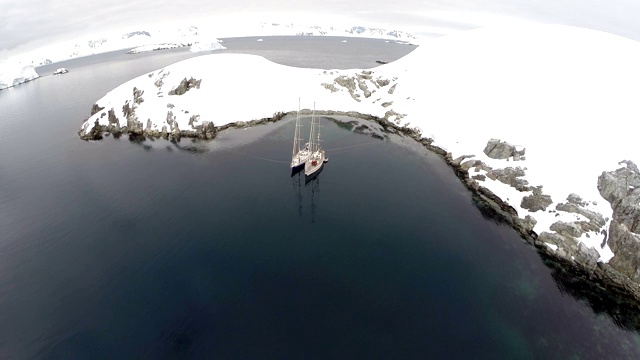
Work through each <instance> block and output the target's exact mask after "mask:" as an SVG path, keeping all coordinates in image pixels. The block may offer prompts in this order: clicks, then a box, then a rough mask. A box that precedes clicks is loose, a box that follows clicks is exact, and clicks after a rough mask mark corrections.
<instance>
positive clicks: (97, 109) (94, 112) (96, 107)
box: [90, 104, 104, 116]
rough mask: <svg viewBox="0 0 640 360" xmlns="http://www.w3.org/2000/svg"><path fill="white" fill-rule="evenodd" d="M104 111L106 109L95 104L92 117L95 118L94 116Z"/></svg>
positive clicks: (92, 108)
mask: <svg viewBox="0 0 640 360" xmlns="http://www.w3.org/2000/svg"><path fill="white" fill-rule="evenodd" d="M102 110H104V107H101V106H99V105H98V104H93V106H92V107H91V115H90V116H93V115H95V114H97V113H99V112H100V111H102Z"/></svg>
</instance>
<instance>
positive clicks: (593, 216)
mask: <svg viewBox="0 0 640 360" xmlns="http://www.w3.org/2000/svg"><path fill="white" fill-rule="evenodd" d="M186 86H187V87H188V86H189V84H187V85H186ZM194 86H195V85H194ZM140 95H141V94H140ZM136 98H137V97H135V96H134V102H133V106H132V108H133V109H132V110H131V111H128V112H127V111H126V109H125V111H124V112H125V114H127V120H128V121H127V126H125V127H118V126H117V121H114V122H113V123H112V122H110V125H107V126H103V125H100V124H98V123H97V121H96V123H95V125H94V127H93V128H92V129H91V130H90V131H89V132H87V133H86V134H84V135H83V134H82V133H79V135H80V136H81V138H82V139H84V140H99V139H101V138H102V136H103V134H104V133H110V134H112V135H113V136H114V137H119V136H121V135H124V134H127V135H128V136H129V137H131V138H132V139H136V138H140V137H151V138H165V139H168V140H172V141H179V140H180V138H182V137H185V138H197V139H203V140H211V139H214V138H215V136H216V134H217V133H218V132H220V131H222V130H225V129H229V128H244V127H250V126H257V125H262V124H266V123H269V122H277V121H279V120H281V119H282V118H284V117H285V116H286V115H295V112H294V111H290V112H278V113H275V114H274V115H273V116H271V117H266V118H261V119H256V120H252V121H247V122H243V121H239V122H235V123H229V124H226V125H224V126H219V127H216V126H215V125H214V124H213V123H212V122H204V123H203V124H201V125H199V126H194V129H195V130H188V131H184V130H177V131H176V129H168V131H148V130H145V129H144V128H143V126H142V124H141V123H140V122H139V121H137V119H136V118H135V111H133V110H135V104H136V101H135V99H136ZM101 110H102V109H101V108H100V107H98V106H97V105H94V107H93V109H92V114H94V113H96V112H98V111H101ZM307 112H309V111H308V110H303V111H302V112H301V113H304V114H306V113H307ZM316 115H320V116H328V117H331V116H347V117H351V118H357V119H361V120H365V121H368V122H372V123H375V124H377V125H379V129H380V130H381V131H382V132H384V133H387V134H398V135H400V136H405V137H409V138H411V139H413V140H415V141H417V142H418V143H420V144H421V145H422V146H424V147H425V148H427V149H428V150H430V151H431V152H434V153H436V154H438V155H440V156H441V157H442V158H443V160H444V161H445V162H446V163H447V164H448V165H449V166H450V167H451V169H452V170H453V172H454V173H455V175H456V176H457V177H458V178H459V179H460V181H461V182H462V183H463V184H464V185H465V187H467V188H468V189H469V190H470V191H471V192H472V194H473V200H474V204H475V205H476V207H477V208H478V210H479V211H480V212H481V213H482V214H483V216H485V217H488V218H491V219H493V220H494V221H497V222H500V223H504V224H507V225H509V226H510V227H512V228H513V229H514V230H515V231H516V232H517V233H518V234H520V236H521V237H522V239H524V240H525V241H526V242H527V243H529V244H530V245H532V246H534V247H535V248H536V250H537V251H538V253H539V254H540V256H541V258H542V259H543V261H545V264H547V266H549V267H550V268H551V269H552V270H553V274H556V277H557V278H558V279H560V280H559V281H563V282H564V283H566V284H567V285H563V287H564V288H567V289H579V290H577V291H576V292H577V293H579V294H580V296H582V297H585V298H586V301H587V302H588V303H590V304H592V306H594V305H593V304H599V305H598V306H599V307H603V305H602V302H603V301H604V302H606V303H607V305H606V306H605V307H606V308H607V309H609V310H611V311H609V310H607V312H608V313H609V314H610V316H611V317H612V318H613V319H614V320H615V321H616V322H619V323H620V324H623V325H624V326H625V327H628V328H630V329H636V330H640V311H638V310H640V171H639V170H638V168H637V166H636V165H635V164H634V163H632V162H631V161H626V160H625V161H622V162H621V163H620V164H621V166H622V167H621V168H620V169H617V170H615V171H612V172H603V173H602V175H601V176H600V178H599V179H598V184H597V186H598V189H599V191H600V193H601V194H602V196H603V198H604V199H606V200H607V201H608V202H609V203H611V204H612V208H613V210H614V211H613V219H612V220H611V223H610V226H609V229H608V230H606V231H602V235H603V238H604V239H603V241H606V242H607V243H608V244H609V245H610V246H611V248H612V250H613V251H614V254H615V256H614V257H613V258H612V260H611V261H610V262H609V263H602V262H598V261H597V259H598V254H597V252H596V251H595V250H594V249H592V248H586V246H584V245H583V244H582V243H580V242H579V241H578V240H577V238H578V237H580V236H581V234H583V233H584V232H586V231H587V230H591V231H594V230H597V229H599V228H602V227H603V226H604V225H605V219H604V218H603V216H602V215H600V214H597V213H593V212H590V211H589V210H587V209H585V208H584V207H583V206H582V205H584V204H583V202H582V199H581V198H580V197H579V196H578V195H575V194H571V195H570V196H569V197H568V198H567V201H566V202H564V203H560V204H558V205H557V207H556V210H549V211H566V212H572V213H576V214H580V215H582V217H583V218H586V219H587V220H582V221H576V222H574V223H562V222H557V223H555V224H554V225H553V226H552V229H551V230H553V232H543V233H542V234H537V233H536V232H534V231H533V227H534V225H535V224H536V220H535V219H534V218H533V217H532V216H531V215H527V216H525V218H520V217H518V213H517V211H516V209H514V208H513V207H512V206H511V205H509V204H508V203H507V202H505V201H503V200H502V199H501V198H500V197H498V196H497V195H496V194H494V193H493V192H492V191H491V190H489V189H487V188H486V187H484V186H482V182H483V181H484V179H485V178H486V177H490V178H491V179H494V180H499V181H501V182H503V183H505V184H509V185H510V186H512V187H514V188H516V189H518V190H519V191H532V195H531V196H528V197H525V198H524V199H523V204H521V206H522V207H523V208H526V209H530V211H536V210H545V209H546V207H547V206H548V205H549V204H550V203H551V201H550V199H547V197H548V196H547V195H545V194H544V193H543V189H542V186H538V187H532V186H529V185H528V184H527V182H526V180H524V179H523V178H522V176H524V175H525V174H524V171H523V170H522V169H521V168H519V167H507V168H504V169H492V168H490V167H488V166H487V165H486V164H484V163H481V162H480V161H479V160H467V158H468V157H467V156H461V157H458V158H455V159H454V158H453V157H452V155H451V153H448V152H447V151H446V150H444V149H442V148H440V147H438V146H435V145H433V140H432V139H429V138H425V137H423V136H422V134H421V132H420V131H419V130H418V129H414V128H409V127H403V126H399V125H397V124H395V123H393V122H391V121H389V120H388V119H385V118H379V117H376V116H373V115H367V114H362V113H359V112H344V111H316ZM109 116H111V114H109ZM350 128H352V129H351V130H352V131H359V132H363V133H368V134H369V135H370V136H372V137H374V138H378V139H382V136H380V134H378V132H376V131H370V130H372V129H370V128H369V127H368V126H366V125H364V126H357V127H356V126H351V127H350ZM484 152H485V154H487V155H488V156H489V157H492V158H498V159H500V158H502V159H504V158H511V159H513V160H516V161H517V160H518V159H521V158H522V159H524V157H525V150H524V149H517V148H516V147H513V146H511V145H509V144H508V143H506V142H504V141H500V140H497V139H490V140H489V141H488V143H487V146H486V147H485V149H484ZM480 169H481V170H483V173H484V174H480V173H479V170H480ZM474 172H476V173H475V174H474ZM485 174H486V175H485ZM594 186H596V184H594ZM568 292H571V291H568ZM603 299H605V300H603ZM594 310H595V307H594ZM631 311H632V312H633V313H638V314H639V315H637V316H635V315H634V316H630V315H629V312H631ZM621 314H624V316H622V315H621Z"/></svg>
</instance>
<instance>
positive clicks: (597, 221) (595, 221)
mask: <svg viewBox="0 0 640 360" xmlns="http://www.w3.org/2000/svg"><path fill="white" fill-rule="evenodd" d="M572 195H575V194H571V195H569V197H568V198H567V203H558V204H557V205H556V210H558V211H564V212H569V213H574V214H580V215H582V216H584V217H585V218H587V220H588V221H577V222H576V223H577V224H580V227H581V228H582V229H583V230H584V231H585V232H587V231H593V232H600V231H601V229H602V227H603V226H605V224H606V221H605V219H604V216H602V214H599V213H597V212H595V211H591V210H587V209H585V208H583V207H582V206H586V205H587V203H586V202H578V203H576V202H575V201H576V200H577V199H580V197H579V196H577V195H575V196H577V198H576V197H573V196H572ZM580 204H582V205H580Z"/></svg>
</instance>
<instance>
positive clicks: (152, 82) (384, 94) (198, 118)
mask: <svg viewBox="0 0 640 360" xmlns="http://www.w3.org/2000/svg"><path fill="white" fill-rule="evenodd" d="M637 64H640V43H637V42H635V41H632V40H628V39H626V38H622V37H618V36H614V35H610V34H606V33H602V32H597V31H592V30H586V29H580V28H574V27H568V26H558V25H532V24H527V25H522V26H513V25H511V26H509V27H502V28H485V29H477V30H470V31H465V32H461V33H456V34H453V35H448V36H444V37H441V38H437V39H433V40H430V41H429V42H425V43H423V44H422V45H421V46H420V47H419V48H418V49H417V50H415V51H414V52H412V53H410V54H409V55H407V56H406V57H404V58H402V59H400V60H398V61H396V62H394V63H391V64H388V65H383V66H380V67H378V68H375V69H374V70H370V71H363V70H357V69H354V70H340V71H338V70H335V71H324V70H317V69H298V68H291V67H286V66H282V65H278V64H274V63H271V62H269V61H267V60H265V59H264V58H261V57H257V56H251V55H238V54H215V55H208V56H204V57H198V58H193V59H189V60H185V61H182V62H180V63H176V64H174V65H171V66H169V67H166V68H164V69H160V70H158V71H155V72H153V73H150V74H147V75H144V76H141V77H139V78H136V79H133V80H131V81H129V82H127V83H125V84H123V85H121V86H120V87H118V88H116V89H114V90H113V91H111V92H110V93H108V94H107V95H106V96H105V97H103V98H102V99H100V100H99V101H98V102H97V104H98V105H100V106H101V107H104V108H105V109H104V110H103V111H101V112H98V113H96V114H95V115H93V116H92V117H91V118H90V119H88V120H87V121H86V122H85V123H84V124H83V125H82V129H81V131H80V135H83V134H86V133H88V132H89V131H90V130H91V128H92V127H93V124H94V122H95V121H98V122H99V123H100V124H102V125H107V124H108V116H107V112H108V111H109V110H110V109H113V110H114V113H115V116H116V117H117V121H118V122H119V125H120V126H126V125H127V120H126V118H125V116H124V114H123V113H122V107H123V105H124V104H125V103H127V102H128V103H129V104H133V103H134V97H133V88H134V87H136V88H137V89H140V90H143V91H144V93H143V95H142V97H143V98H144V102H141V103H140V104H137V105H135V114H136V116H137V117H138V119H139V120H140V121H141V122H142V123H143V124H145V127H146V128H148V129H150V130H153V129H155V130H158V131H160V130H161V129H162V128H163V127H164V128H167V126H169V125H168V122H167V118H168V113H169V112H171V114H170V115H171V116H169V117H170V118H171V119H174V118H175V121H176V124H178V126H179V128H180V129H181V130H189V129H192V128H193V126H194V125H196V124H202V123H203V122H207V121H212V122H214V124H215V125H216V126H220V125H224V124H226V123H231V122H236V121H248V120H252V119H258V118H263V117H268V116H271V115H272V114H274V113H276V112H278V111H289V110H292V109H294V108H295V107H296V106H295V105H297V104H295V103H296V101H295V100H296V99H297V98H298V97H302V99H303V101H304V102H303V107H304V106H306V107H307V108H309V107H310V104H311V102H312V101H315V102H316V104H317V108H318V109H325V110H341V111H358V112H361V113H367V114H372V115H376V116H378V117H385V118H387V119H389V120H390V121H393V122H396V123H397V124H400V125H406V126H409V127H412V128H418V129H420V130H421V131H422V134H423V136H424V137H428V138H431V139H433V140H434V145H436V146H439V147H442V148H445V149H447V151H449V152H451V154H452V156H453V158H456V157H458V156H461V155H472V157H471V158H472V159H478V160H482V161H483V162H485V163H486V164H488V165H490V166H492V167H494V168H505V167H508V166H513V167H515V166H520V167H522V168H524V169H526V176H525V179H526V180H527V181H528V182H529V184H530V185H532V186H536V185H542V186H543V192H544V194H547V195H550V196H551V198H552V201H553V203H552V204H551V205H550V207H548V209H555V206H556V204H558V203H560V202H565V201H566V199H567V197H568V195H569V194H571V193H576V194H578V195H579V196H581V197H582V199H584V200H585V201H586V202H588V205H587V209H589V210H593V211H595V212H598V213H600V214H602V215H604V216H605V217H607V218H608V219H610V218H611V216H612V210H611V207H610V206H609V204H608V203H607V202H606V201H605V200H604V199H602V198H601V197H600V195H599V193H598V190H597V188H596V184H597V177H598V176H599V175H600V174H601V173H602V172H603V171H610V170H614V169H616V168H618V167H620V166H619V165H618V162H619V161H621V160H625V159H627V160H632V161H635V162H638V161H640V151H639V150H638V146H637V138H638V134H640V126H639V125H638V121H637V119H638V118H639V116H640V106H638V104H639V102H638V99H640V87H639V86H637V84H640V67H638V66H637ZM191 77H193V78H194V79H195V80H201V83H200V85H199V87H194V88H191V89H190V90H188V91H187V92H186V93H184V94H183V95H169V93H170V91H171V90H172V89H174V88H175V87H177V86H178V84H179V83H180V82H181V80H183V79H185V78H186V79H189V78H191ZM305 99H306V100H305ZM305 102H306V104H305ZM249 105H250V106H249ZM194 119H195V123H194ZM190 121H191V123H190ZM493 138H498V139H501V140H504V141H507V142H510V143H511V144H515V145H518V146H520V147H523V148H526V160H523V161H518V162H514V161H507V160H495V159H490V158H489V157H487V156H486V155H485V154H484V153H483V149H484V147H485V145H486V144H487V141H488V140H490V139H493ZM471 171H474V170H473V169H472V170H471ZM481 185H482V186H485V187H487V188H489V189H490V190H492V191H493V192H494V193H496V194H497V195H498V196H499V197H500V198H502V199H503V200H505V201H506V202H507V203H509V204H511V205H512V206H513V207H514V208H515V209H517V211H518V214H519V216H520V217H521V218H524V217H525V216H526V215H531V216H532V217H533V218H535V219H536V220H537V224H536V225H535V228H534V230H535V231H536V232H537V233H538V234H540V233H542V232H543V231H549V230H550V229H549V227H550V225H551V224H552V223H553V222H555V221H558V220H565V221H571V220H576V217H578V218H579V217H580V216H578V215H576V214H570V213H561V212H549V211H536V212H529V211H528V210H526V209H523V208H522V207H521V206H520V203H521V200H522V197H523V196H526V195H529V194H530V192H518V191H515V190H514V189H513V188H512V187H509V186H507V185H505V184H502V183H500V182H497V181H492V180H489V179H487V180H485V181H484V182H483V183H482V184H481ZM607 226H608V224H607V225H606V226H605V227H603V228H605V229H606V228H607ZM591 235H592V236H590V237H587V236H583V237H582V238H580V241H583V242H584V243H585V244H586V245H587V246H589V247H593V248H595V249H596V250H597V251H598V252H599V254H600V261H603V262H607V261H608V260H609V259H610V258H611V257H612V252H611V250H610V249H609V248H608V246H604V247H601V245H600V243H601V242H602V236H599V234H597V233H593V234H591ZM550 248H552V249H553V248H554V246H553V244H551V246H550Z"/></svg>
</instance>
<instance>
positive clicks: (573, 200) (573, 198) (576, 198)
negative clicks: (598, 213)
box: [567, 193, 587, 206]
mask: <svg viewBox="0 0 640 360" xmlns="http://www.w3.org/2000/svg"><path fill="white" fill-rule="evenodd" d="M567 202H568V203H570V204H575V205H579V206H587V203H586V202H585V201H583V200H582V198H581V197H580V195H578V194H573V193H571V194H569V196H567Z"/></svg>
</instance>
